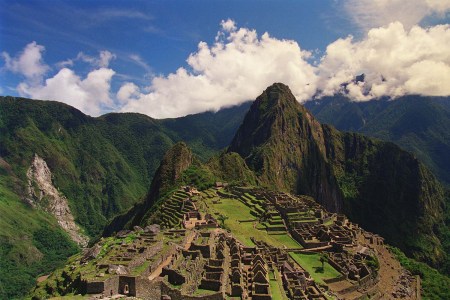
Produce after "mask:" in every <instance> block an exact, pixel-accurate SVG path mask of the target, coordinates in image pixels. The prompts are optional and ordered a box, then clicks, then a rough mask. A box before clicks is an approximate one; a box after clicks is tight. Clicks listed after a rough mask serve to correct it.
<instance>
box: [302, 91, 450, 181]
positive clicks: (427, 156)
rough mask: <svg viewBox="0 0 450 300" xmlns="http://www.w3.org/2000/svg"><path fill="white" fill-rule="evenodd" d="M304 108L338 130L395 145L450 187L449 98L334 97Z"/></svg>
mask: <svg viewBox="0 0 450 300" xmlns="http://www.w3.org/2000/svg"><path fill="white" fill-rule="evenodd" d="M305 107H306V108H307V109H309V110H310V111H311V112H312V113H313V115H314V116H315V117H316V118H317V119H318V120H319V121H320V122H322V123H326V124H331V125H333V126H335V127H336V128H337V129H339V130H344V131H353V132H359V133H362V134H364V135H368V136H372V137H376V138H379V139H382V140H385V141H391V142H393V143H396V144H397V145H399V146H400V147H402V148H403V149H405V150H407V151H410V152H412V153H414V154H415V155H416V156H417V157H418V158H419V159H420V160H421V161H422V162H423V163H424V164H425V165H426V166H427V167H428V168H430V170H431V171H433V173H434V174H435V175H436V176H437V177H438V178H439V179H440V180H441V181H442V182H443V183H444V184H445V185H447V186H449V185H450V155H448V153H450V97H425V96H418V95H409V96H403V97H399V98H398V99H395V100H392V99H389V98H382V99H377V100H371V101H366V102H355V101H350V99H348V98H347V97H345V96H344V95H335V96H332V97H324V98H321V99H319V100H315V101H308V102H306V103H305Z"/></svg>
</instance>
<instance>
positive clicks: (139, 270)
mask: <svg viewBox="0 0 450 300" xmlns="http://www.w3.org/2000/svg"><path fill="white" fill-rule="evenodd" d="M148 266H150V261H149V260H146V261H145V262H144V263H143V264H142V265H140V266H138V267H137V268H135V269H134V270H133V274H134V275H139V274H141V273H142V272H144V271H145V270H146V269H147V268H148Z"/></svg>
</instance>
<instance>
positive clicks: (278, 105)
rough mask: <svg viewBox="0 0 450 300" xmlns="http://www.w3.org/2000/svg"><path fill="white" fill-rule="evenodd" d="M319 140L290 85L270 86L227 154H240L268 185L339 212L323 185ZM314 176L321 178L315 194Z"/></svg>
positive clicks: (318, 132)
mask: <svg viewBox="0 0 450 300" xmlns="http://www.w3.org/2000/svg"><path fill="white" fill-rule="evenodd" d="M323 136H324V134H323V129H322V126H321V125H320V123H319V122H317V121H316V120H315V119H314V117H312V115H311V114H310V113H309V112H308V111H307V110H306V109H305V108H304V107H303V106H302V105H300V104H299V103H298V102H297V100H296V99H295V97H294V95H293V94H292V92H291V90H290V89H289V87H288V86H287V85H284V84H282V83H275V84H273V85H271V86H270V87H268V88H267V89H266V90H265V91H264V92H263V93H262V94H261V95H260V96H259V97H258V98H257V99H256V100H255V102H254V103H253V104H252V106H251V108H250V110H249V112H248V113H247V115H246V116H245V118H244V121H243V123H242V125H241V127H240V128H239V130H238V131H237V133H236V135H235V136H234V139H233V141H232V142H231V145H230V147H229V148H228V151H229V152H237V153H239V154H240V155H241V156H242V157H243V158H244V159H245V161H246V163H247V165H248V166H249V167H250V169H252V170H254V171H255V172H256V173H257V174H258V175H259V177H260V179H261V181H262V182H263V183H265V184H267V185H268V186H272V187H275V188H278V189H281V190H286V191H289V192H293V193H305V194H309V195H313V196H315V197H316V198H317V199H318V200H319V201H322V200H323V202H322V203H324V204H325V206H326V207H327V208H328V209H330V210H333V211H338V210H339V209H340V206H341V203H340V199H338V198H339V197H338V196H337V195H338V193H336V192H335V191H333V190H332V189H331V187H330V184H329V182H327V178H329V176H328V175H329V174H328V173H327V172H328V170H326V169H325V168H324V166H325V165H326V163H325V161H326V157H325V146H324V140H323ZM308 157H314V160H312V159H306V158H308ZM299 170H302V172H301V173H302V174H303V175H302V176H301V179H300V180H299V178H298V175H299ZM317 174H319V175H320V176H321V177H323V178H325V180H324V181H325V183H324V184H322V186H321V188H320V190H317V189H315V188H314V186H315V184H314V183H313V182H312V181H313V180H316V179H315V177H317V176H318V175H317ZM332 194H333V195H332ZM325 199H327V201H328V203H325Z"/></svg>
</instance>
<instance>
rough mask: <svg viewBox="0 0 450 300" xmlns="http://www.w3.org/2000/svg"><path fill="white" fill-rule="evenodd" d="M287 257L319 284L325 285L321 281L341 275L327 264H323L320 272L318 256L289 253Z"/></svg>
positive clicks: (320, 265) (320, 266) (320, 264)
mask: <svg viewBox="0 0 450 300" xmlns="http://www.w3.org/2000/svg"><path fill="white" fill-rule="evenodd" d="M289 255H290V256H291V257H292V258H293V259H294V260H295V261H296V262H297V263H298V264H299V265H300V266H301V267H302V268H303V269H305V271H306V272H308V273H309V274H310V275H311V277H312V278H313V279H314V280H315V281H316V282H317V283H319V284H325V282H324V281H323V279H330V278H336V277H339V275H341V274H340V273H339V272H338V271H337V270H336V269H335V268H333V267H332V266H331V265H330V264H329V263H327V262H326V263H325V264H324V270H323V271H322V270H321V269H322V263H321V262H320V255H319V254H302V253H294V252H289Z"/></svg>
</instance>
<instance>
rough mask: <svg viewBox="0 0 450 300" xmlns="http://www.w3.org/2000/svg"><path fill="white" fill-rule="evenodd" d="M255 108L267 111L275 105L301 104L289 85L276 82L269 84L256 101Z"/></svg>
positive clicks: (291, 105)
mask: <svg viewBox="0 0 450 300" xmlns="http://www.w3.org/2000/svg"><path fill="white" fill-rule="evenodd" d="M254 106H255V107H253V106H252V108H253V109H255V108H258V109H260V110H262V112H265V111H267V110H270V109H271V108H274V107H282V108H287V107H295V106H300V105H299V104H298V102H297V100H296V99H295V96H294V95H293V94H292V92H291V90H290V89H289V87H288V86H287V85H285V84H283V83H274V84H272V85H271V86H269V87H268V88H267V89H266V90H265V91H264V92H263V93H262V94H261V95H260V96H259V97H258V98H256V101H255V102H254Z"/></svg>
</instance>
